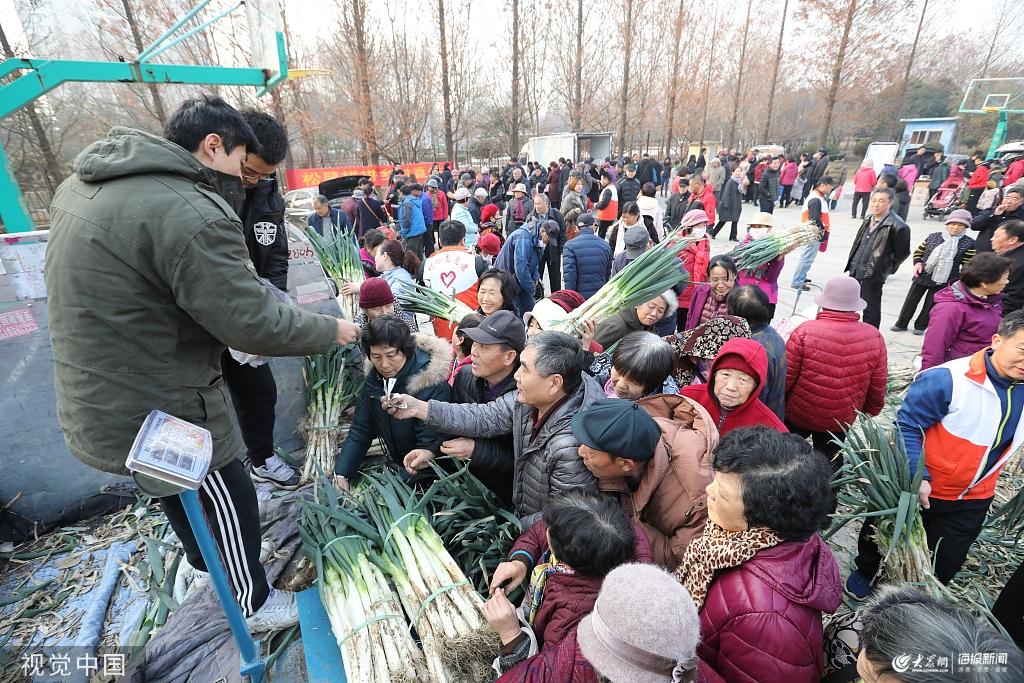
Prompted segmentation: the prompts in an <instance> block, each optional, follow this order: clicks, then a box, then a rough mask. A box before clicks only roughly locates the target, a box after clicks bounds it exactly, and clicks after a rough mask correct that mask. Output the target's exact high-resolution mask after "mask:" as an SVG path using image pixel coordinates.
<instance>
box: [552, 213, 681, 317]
mask: <svg viewBox="0 0 1024 683" xmlns="http://www.w3.org/2000/svg"><path fill="white" fill-rule="evenodd" d="M696 241H697V240H696V239H695V238H692V237H682V236H680V235H678V234H677V233H672V234H670V235H668V236H666V237H665V239H664V240H662V241H661V242H659V243H658V244H656V245H654V246H653V247H651V248H650V249H648V250H647V251H645V252H644V253H643V254H641V255H640V256H638V257H637V258H636V259H634V260H632V261H630V262H629V263H628V264H627V265H626V267H625V268H623V269H622V270H620V271H619V272H617V273H615V275H613V276H612V277H611V279H610V280H608V282H606V283H605V284H604V286H603V287H601V289H599V290H597V292H596V293H595V294H594V296H592V297H590V298H589V299H587V300H586V301H585V302H584V303H583V305H582V306H580V307H579V308H577V309H576V310H575V311H573V312H572V313H570V314H569V315H568V317H567V318H566V319H565V320H564V321H561V322H559V323H557V324H556V325H553V326H552V328H551V329H554V330H558V331H560V332H568V333H569V334H573V335H575V336H577V337H579V336H580V333H581V330H582V324H583V322H584V321H586V320H594V321H600V320H604V319H605V318H608V317H611V316H613V315H615V314H617V313H618V312H619V311H624V310H626V309H629V308H634V307H636V306H639V305H640V304H642V303H644V302H646V301H650V300H651V299H653V298H655V297H656V296H658V295H659V294H662V293H664V292H666V291H668V290H669V289H672V287H675V286H676V285H677V284H680V283H685V282H687V281H689V279H690V274H689V273H687V272H686V269H685V268H684V267H683V265H682V261H680V260H679V257H678V256H677V255H678V254H679V252H680V251H681V250H682V249H684V248H686V247H687V246H688V245H689V244H692V243H694V242H696Z"/></svg>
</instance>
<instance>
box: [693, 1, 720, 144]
mask: <svg viewBox="0 0 1024 683" xmlns="http://www.w3.org/2000/svg"><path fill="white" fill-rule="evenodd" d="M718 9H719V7H718V0H715V18H714V20H713V21H712V22H711V25H712V26H718ZM714 70H715V51H714V50H712V51H711V54H710V56H709V57H708V68H707V74H706V75H705V78H704V97H703V104H702V106H701V115H700V137H699V138H698V139H699V140H700V145H699V149H703V147H704V133H705V132H706V128H707V124H708V100H709V97H710V94H711V73H712V72H713V71H714Z"/></svg>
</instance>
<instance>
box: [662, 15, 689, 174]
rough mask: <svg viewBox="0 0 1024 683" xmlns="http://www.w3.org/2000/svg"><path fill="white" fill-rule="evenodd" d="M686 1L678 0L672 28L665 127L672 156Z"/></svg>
mask: <svg viewBox="0 0 1024 683" xmlns="http://www.w3.org/2000/svg"><path fill="white" fill-rule="evenodd" d="M685 3H686V0H679V10H678V11H677V12H676V23H675V26H673V27H672V29H673V30H672V38H673V40H672V80H671V82H670V83H669V86H668V125H667V126H666V127H665V137H666V138H667V139H668V143H667V144H668V151H667V153H668V154H669V155H671V154H672V137H673V136H674V135H675V130H674V129H675V123H676V97H677V94H678V93H677V91H678V88H679V41H680V40H682V38H683V16H685V14H684V13H685V7H686V4H685Z"/></svg>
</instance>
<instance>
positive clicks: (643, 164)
mask: <svg viewBox="0 0 1024 683" xmlns="http://www.w3.org/2000/svg"><path fill="white" fill-rule="evenodd" d="M636 179H637V180H639V181H640V186H641V187H643V185H644V183H653V182H654V162H653V161H651V160H650V159H641V160H640V165H639V166H637V168H636Z"/></svg>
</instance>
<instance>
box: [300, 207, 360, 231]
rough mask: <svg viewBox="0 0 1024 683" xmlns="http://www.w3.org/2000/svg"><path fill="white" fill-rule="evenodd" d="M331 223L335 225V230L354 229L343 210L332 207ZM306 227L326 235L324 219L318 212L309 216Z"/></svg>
mask: <svg viewBox="0 0 1024 683" xmlns="http://www.w3.org/2000/svg"><path fill="white" fill-rule="evenodd" d="M331 223H333V224H334V227H335V228H339V229H340V228H343V227H344V228H348V229H349V230H351V229H352V223H351V222H349V220H348V216H346V215H345V213H344V212H343V211H342V210H341V209H336V208H334V207H333V206H332V207H331ZM306 225H308V226H309V227H311V228H313V229H314V230H316V231H317V232H318V233H320V234H321V235H322V234H324V219H323V218H322V217H321V216H320V214H318V213H317V212H316V211H314V212H313V213H311V214H309V218H307V219H306Z"/></svg>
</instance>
